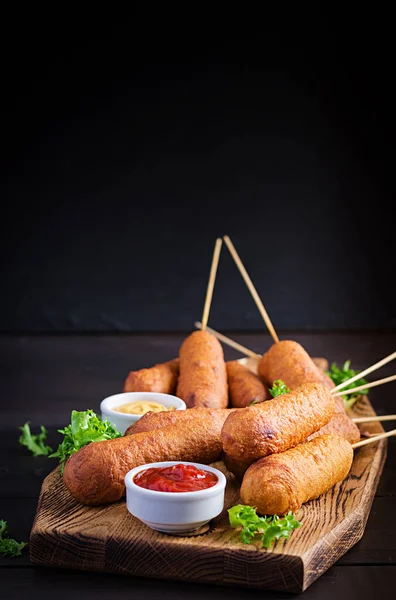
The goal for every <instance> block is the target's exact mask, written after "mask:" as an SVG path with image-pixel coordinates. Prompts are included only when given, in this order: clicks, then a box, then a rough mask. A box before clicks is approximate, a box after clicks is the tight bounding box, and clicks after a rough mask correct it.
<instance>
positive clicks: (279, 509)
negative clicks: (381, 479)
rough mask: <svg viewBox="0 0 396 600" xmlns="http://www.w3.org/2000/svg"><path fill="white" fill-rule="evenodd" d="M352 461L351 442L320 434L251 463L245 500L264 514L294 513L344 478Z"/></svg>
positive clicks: (245, 482)
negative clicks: (308, 440)
mask: <svg viewBox="0 0 396 600" xmlns="http://www.w3.org/2000/svg"><path fill="white" fill-rule="evenodd" d="M352 461H353V449H352V446H351V444H350V443H349V442H347V441H346V440H345V439H344V438H343V437H340V436H338V435H335V434H328V435H321V436H319V437H316V438H315V439H314V440H312V441H311V442H306V443H305V444H300V445H299V446H296V447H295V448H292V449H290V450H287V451H286V452H283V453H281V454H273V455H272V456H266V457H265V458H261V459H260V460H258V461H257V462H255V463H254V464H253V465H251V467H249V469H248V470H247V471H246V473H245V476H244V478H243V482H242V486H241V498H242V502H243V503H244V504H249V505H250V506H256V507H257V512H258V513H260V514H262V515H275V514H276V515H284V514H286V513H287V512H289V511H292V512H295V511H296V510H298V509H299V508H300V507H301V505H302V504H304V502H308V501H309V500H313V499H314V498H317V497H318V496H320V495H321V494H323V493H324V492H326V491H327V490H328V489H330V488H331V487H333V485H335V484H336V483H338V482H339V481H342V480H343V479H345V477H346V476H347V475H348V473H349V470H350V468H351V465H352Z"/></svg>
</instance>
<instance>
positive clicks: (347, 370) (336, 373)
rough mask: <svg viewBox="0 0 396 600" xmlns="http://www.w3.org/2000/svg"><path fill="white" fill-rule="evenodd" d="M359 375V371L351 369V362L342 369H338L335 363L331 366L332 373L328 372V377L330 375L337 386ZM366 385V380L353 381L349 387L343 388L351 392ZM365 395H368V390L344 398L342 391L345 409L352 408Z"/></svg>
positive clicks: (347, 362)
mask: <svg viewBox="0 0 396 600" xmlns="http://www.w3.org/2000/svg"><path fill="white" fill-rule="evenodd" d="M358 373H359V371H355V369H351V361H350V360H347V361H346V362H345V363H344V364H343V366H342V367H337V365H336V363H333V364H332V365H331V368H330V371H327V373H326V375H328V376H329V377H330V379H332V381H333V383H334V384H335V385H336V386H337V385H339V384H340V383H344V381H347V380H348V379H350V378H351V377H354V376H355V375H358ZM366 383H367V380H366V379H363V378H361V379H357V380H356V381H353V382H352V383H350V384H349V385H346V386H345V388H343V389H344V390H348V389H349V390H351V389H352V388H354V387H359V386H361V385H365V384H366ZM365 394H368V390H361V391H360V392H355V393H353V394H348V395H347V396H343V395H342V391H341V394H340V395H341V398H342V399H343V401H344V406H345V408H351V406H353V405H354V404H355V402H356V400H357V399H358V398H359V396H364V395H365Z"/></svg>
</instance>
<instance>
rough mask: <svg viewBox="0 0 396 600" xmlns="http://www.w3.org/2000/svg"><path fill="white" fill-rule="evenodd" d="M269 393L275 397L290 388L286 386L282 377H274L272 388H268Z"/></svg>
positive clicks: (288, 391) (287, 392) (286, 392)
mask: <svg viewBox="0 0 396 600" xmlns="http://www.w3.org/2000/svg"><path fill="white" fill-rule="evenodd" d="M269 393H270V394H271V396H272V397H273V398H276V397H277V396H282V395H283V394H289V393H290V388H288V387H287V385H286V384H285V382H284V381H282V379H276V381H274V383H273V384H272V388H270V389H269Z"/></svg>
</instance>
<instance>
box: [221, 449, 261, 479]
mask: <svg viewBox="0 0 396 600" xmlns="http://www.w3.org/2000/svg"><path fill="white" fill-rule="evenodd" d="M222 459H223V462H224V464H225V466H226V467H227V469H228V470H229V471H230V472H231V473H233V474H234V475H235V477H236V478H237V480H238V481H239V483H241V481H242V479H243V476H244V475H245V473H246V471H247V470H248V468H249V467H250V465H251V464H252V463H253V462H254V461H252V460H235V459H234V458H231V456H229V454H226V453H225V452H223V454H222Z"/></svg>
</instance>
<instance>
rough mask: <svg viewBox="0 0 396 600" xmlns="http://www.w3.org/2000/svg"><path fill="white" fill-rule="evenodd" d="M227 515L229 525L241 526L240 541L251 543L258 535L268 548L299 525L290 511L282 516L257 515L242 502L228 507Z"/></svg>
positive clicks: (262, 543) (287, 535)
mask: <svg viewBox="0 0 396 600" xmlns="http://www.w3.org/2000/svg"><path fill="white" fill-rule="evenodd" d="M228 517H229V520H230V525H231V527H233V528H239V527H242V530H241V541H242V542H243V543H244V544H251V543H252V542H253V541H254V538H255V537H256V536H258V535H260V536H261V546H262V547H263V548H270V547H271V546H272V544H273V543H274V542H275V540H279V539H280V538H288V537H289V536H290V534H291V532H292V531H293V530H294V529H297V528H298V527H300V526H301V523H300V521H297V519H296V517H295V516H294V515H293V513H292V512H289V513H288V514H287V515H285V516H284V517H278V516H277V515H273V516H272V517H259V516H258V515H257V512H256V508H254V507H253V506H246V505H244V504H237V505H236V506H233V507H232V508H230V509H228Z"/></svg>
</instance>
